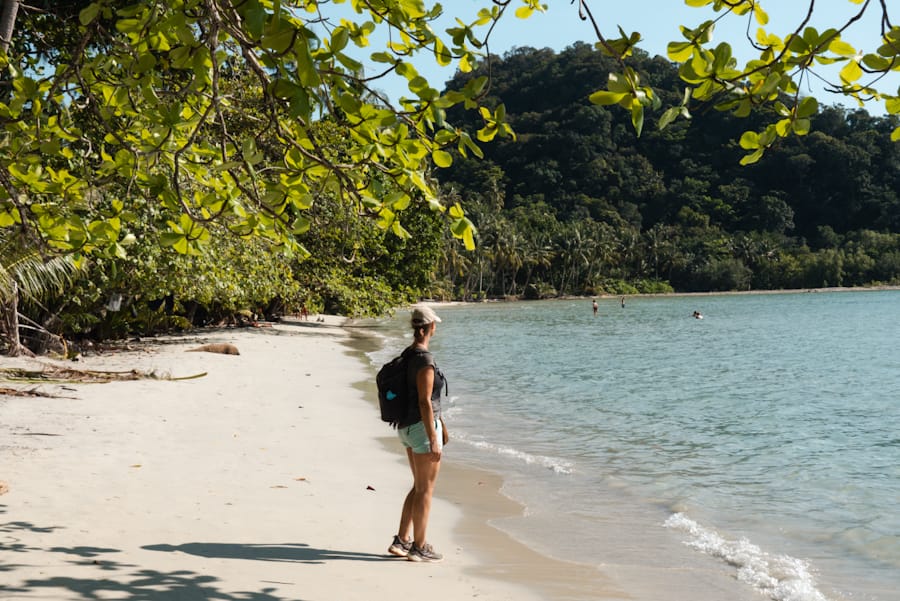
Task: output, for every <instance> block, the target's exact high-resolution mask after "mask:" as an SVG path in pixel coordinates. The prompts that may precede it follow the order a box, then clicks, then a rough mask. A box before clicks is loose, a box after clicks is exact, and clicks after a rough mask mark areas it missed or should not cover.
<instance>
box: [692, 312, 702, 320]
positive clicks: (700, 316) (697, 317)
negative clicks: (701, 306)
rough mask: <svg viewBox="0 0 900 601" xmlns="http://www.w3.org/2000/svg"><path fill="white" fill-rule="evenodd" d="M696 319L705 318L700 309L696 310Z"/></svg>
mask: <svg viewBox="0 0 900 601" xmlns="http://www.w3.org/2000/svg"><path fill="white" fill-rule="evenodd" d="M694 319H703V315H702V314H701V313H700V311H694Z"/></svg>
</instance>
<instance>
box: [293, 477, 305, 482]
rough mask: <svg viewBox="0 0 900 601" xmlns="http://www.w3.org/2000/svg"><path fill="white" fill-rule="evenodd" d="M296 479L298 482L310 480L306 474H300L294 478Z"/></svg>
mask: <svg viewBox="0 0 900 601" xmlns="http://www.w3.org/2000/svg"><path fill="white" fill-rule="evenodd" d="M294 480H296V481H297V482H308V480H307V479H306V476H299V477H297V478H294Z"/></svg>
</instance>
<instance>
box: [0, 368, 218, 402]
mask: <svg viewBox="0 0 900 601" xmlns="http://www.w3.org/2000/svg"><path fill="white" fill-rule="evenodd" d="M205 375H206V372H202V373H199V374H194V375H192V376H181V377H177V378H175V377H172V376H171V375H169V374H161V373H158V372H155V371H151V372H145V371H140V370H137V369H130V370H128V371H97V370H90V369H74V368H72V367H62V366H58V365H52V364H50V363H39V369H26V368H21V367H6V368H2V369H0V380H7V381H10V382H31V383H41V382H54V383H63V382H65V383H82V384H83V383H105V382H122V381H132V380H192V379H194V378H202V377H203V376H205ZM36 396H49V395H44V394H41V395H36Z"/></svg>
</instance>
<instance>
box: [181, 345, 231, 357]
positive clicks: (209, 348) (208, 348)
mask: <svg viewBox="0 0 900 601" xmlns="http://www.w3.org/2000/svg"><path fill="white" fill-rule="evenodd" d="M185 352H187V353H219V354H220V355H240V354H241V353H240V352H239V351H238V349H237V347H236V346H234V345H233V344H229V343H227V342H215V343H213V344H204V345H203V346H198V347H197V348H189V349H188V350H187V351H185Z"/></svg>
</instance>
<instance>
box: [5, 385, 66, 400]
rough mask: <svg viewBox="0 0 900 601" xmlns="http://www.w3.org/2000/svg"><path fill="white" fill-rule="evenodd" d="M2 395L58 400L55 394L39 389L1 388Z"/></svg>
mask: <svg viewBox="0 0 900 601" xmlns="http://www.w3.org/2000/svg"><path fill="white" fill-rule="evenodd" d="M0 395H6V396H27V397H44V398H49V399H58V398H61V397H58V396H57V395H55V394H50V393H48V392H43V391H41V390H38V389H37V388H29V389H28V390H21V389H19V388H7V387H5V386H0Z"/></svg>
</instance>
